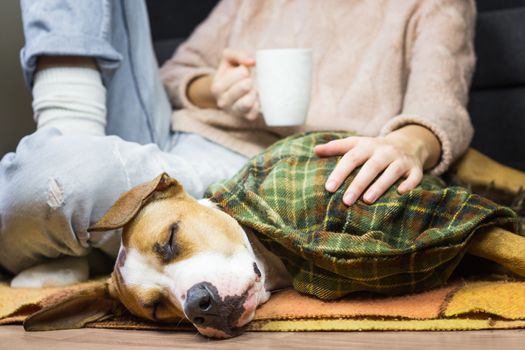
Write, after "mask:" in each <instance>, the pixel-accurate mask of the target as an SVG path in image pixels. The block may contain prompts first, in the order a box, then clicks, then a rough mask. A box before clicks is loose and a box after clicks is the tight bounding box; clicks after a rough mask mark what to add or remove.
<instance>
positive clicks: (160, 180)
mask: <svg viewBox="0 0 525 350" xmlns="http://www.w3.org/2000/svg"><path fill="white" fill-rule="evenodd" d="M159 192H161V193H166V194H167V195H175V194H181V193H183V192H184V191H183V189H182V186H181V185H180V184H179V183H178V182H177V180H175V179H173V178H171V177H170V176H169V175H168V174H166V173H162V174H160V175H159V176H157V177H156V178H155V179H153V181H150V182H146V183H143V184H141V185H138V186H136V187H134V188H132V189H131V190H129V191H127V192H125V193H124V194H122V195H121V196H120V198H119V199H118V200H117V201H116V202H115V204H113V206H112V207H111V208H109V210H108V211H107V212H106V214H105V215H104V216H103V217H102V219H100V220H99V221H98V222H97V223H96V224H95V225H93V226H91V227H90V228H89V229H88V231H90V232H93V231H108V230H114V229H117V228H120V227H123V226H124V225H126V224H127V223H128V222H130V221H131V219H133V218H134V217H135V215H137V213H138V212H139V211H140V209H141V208H142V207H143V206H144V205H145V204H146V203H147V202H148V201H149V200H150V199H151V198H152V197H153V196H154V195H155V193H159Z"/></svg>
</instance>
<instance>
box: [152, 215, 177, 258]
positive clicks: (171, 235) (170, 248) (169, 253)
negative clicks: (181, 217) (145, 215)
mask: <svg viewBox="0 0 525 350" xmlns="http://www.w3.org/2000/svg"><path fill="white" fill-rule="evenodd" d="M178 230H179V223H178V222H174V223H173V224H171V225H170V226H169V229H168V239H167V241H165V242H164V243H158V242H157V243H155V245H154V246H153V251H154V252H155V254H157V255H158V256H159V257H160V259H161V260H162V261H163V262H164V263H168V262H170V261H171V260H172V259H173V258H174V257H175V256H176V255H177V253H178V247H177V237H176V236H177V231H178Z"/></svg>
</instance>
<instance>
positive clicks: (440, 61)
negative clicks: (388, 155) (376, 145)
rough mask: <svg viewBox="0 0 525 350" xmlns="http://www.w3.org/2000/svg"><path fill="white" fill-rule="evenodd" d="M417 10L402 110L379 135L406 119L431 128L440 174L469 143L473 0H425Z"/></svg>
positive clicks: (408, 121) (438, 172)
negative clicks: (436, 143) (438, 153)
mask: <svg viewBox="0 0 525 350" xmlns="http://www.w3.org/2000/svg"><path fill="white" fill-rule="evenodd" d="M423 4H424V5H423V7H422V8H421V9H420V10H421V13H420V15H419V19H418V23H417V27H416V32H415V39H414V42H413V45H412V52H411V60H410V61H409V70H410V74H409V78H408V82H407V87H406V91H405V96H404V101H403V109H402V111H401V113H400V114H399V115H397V116H395V117H394V118H392V119H391V120H390V121H389V122H388V123H387V124H386V125H385V126H384V127H383V129H382V130H381V134H382V135H386V134H388V133H389V132H391V131H394V130H396V129H399V128H401V127H403V126H405V125H407V124H419V125H421V126H424V127H426V128H428V129H430V130H431V131H432V132H433V133H434V134H435V135H436V137H437V138H438V139H439V141H440V143H441V159H440V161H439V163H438V164H437V165H436V166H435V167H434V168H433V169H432V170H431V173H432V174H434V175H440V174H442V173H443V172H444V171H446V170H447V168H448V167H449V166H450V164H451V163H452V162H453V161H454V160H455V159H457V158H458V157H459V156H460V155H461V154H463V153H464V152H465V151H466V149H467V148H468V146H469V144H470V141H471V139H472V135H473V128H472V124H471V122H470V117H469V115H468V112H467V110H466V104H467V100H468V92H469V86H470V81H471V77H472V73H473V70H474V63H475V55H474V47H473V46H474V44H473V33H474V23H475V5H474V2H473V1H472V0H428V1H425V2H423Z"/></svg>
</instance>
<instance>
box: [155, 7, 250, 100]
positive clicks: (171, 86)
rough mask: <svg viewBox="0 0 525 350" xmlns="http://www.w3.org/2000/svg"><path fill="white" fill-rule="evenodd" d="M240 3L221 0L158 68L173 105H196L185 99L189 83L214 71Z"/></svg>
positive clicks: (225, 45)
mask: <svg viewBox="0 0 525 350" xmlns="http://www.w3.org/2000/svg"><path fill="white" fill-rule="evenodd" d="M239 6H240V0H221V1H220V2H219V4H218V5H217V6H216V7H215V8H214V9H213V11H212V12H211V13H210V15H209V16H208V18H206V20H204V22H202V23H201V24H200V25H199V26H198V27H197V28H196V29H195V31H194V32H193V33H192V35H191V36H190V37H189V38H188V40H187V41H186V42H184V43H183V44H181V46H180V47H179V48H178V49H177V51H176V52H175V54H174V55H173V57H172V58H171V59H169V60H168V61H166V63H164V64H163V66H162V67H161V70H160V76H161V79H162V82H163V83H164V86H165V88H166V91H167V93H168V96H169V98H170V101H171V104H172V105H173V107H175V108H188V109H196V108H198V107H197V106H194V105H193V104H192V103H191V102H190V101H189V100H188V98H187V95H186V90H187V88H188V84H189V83H190V82H191V81H192V80H194V79H195V78H197V77H199V76H203V75H208V74H214V73H215V70H216V69H217V67H218V66H219V63H220V60H221V56H222V52H223V50H224V49H225V48H226V47H227V43H228V39H229V36H230V32H231V29H232V25H233V22H234V18H235V15H236V13H237V12H238V8H239Z"/></svg>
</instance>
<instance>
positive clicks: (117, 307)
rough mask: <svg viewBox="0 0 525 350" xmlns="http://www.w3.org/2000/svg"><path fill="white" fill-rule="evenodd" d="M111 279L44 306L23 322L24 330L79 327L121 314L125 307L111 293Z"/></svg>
mask: <svg viewBox="0 0 525 350" xmlns="http://www.w3.org/2000/svg"><path fill="white" fill-rule="evenodd" d="M111 283H113V282H112V280H111V279H110V280H108V281H106V282H100V283H98V284H95V285H92V286H90V287H87V288H84V289H81V290H78V291H76V292H73V293H72V294H71V295H69V296H66V297H65V298H64V299H61V300H59V301H57V302H56V303H54V304H52V305H49V306H46V307H44V308H43V309H41V310H39V311H37V312H35V313H34V314H32V315H30V316H29V317H28V318H26V319H25V321H24V329H25V330H26V331H50V330H57V329H76V328H82V327H84V326H85V325H86V324H87V323H89V322H93V321H101V320H103V319H106V318H108V317H109V316H112V315H115V314H120V313H121V312H122V311H123V310H124V307H123V306H122V304H121V303H120V302H119V301H118V300H117V299H115V298H114V297H112V296H111V295H110V290H109V289H110V284H111Z"/></svg>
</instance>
